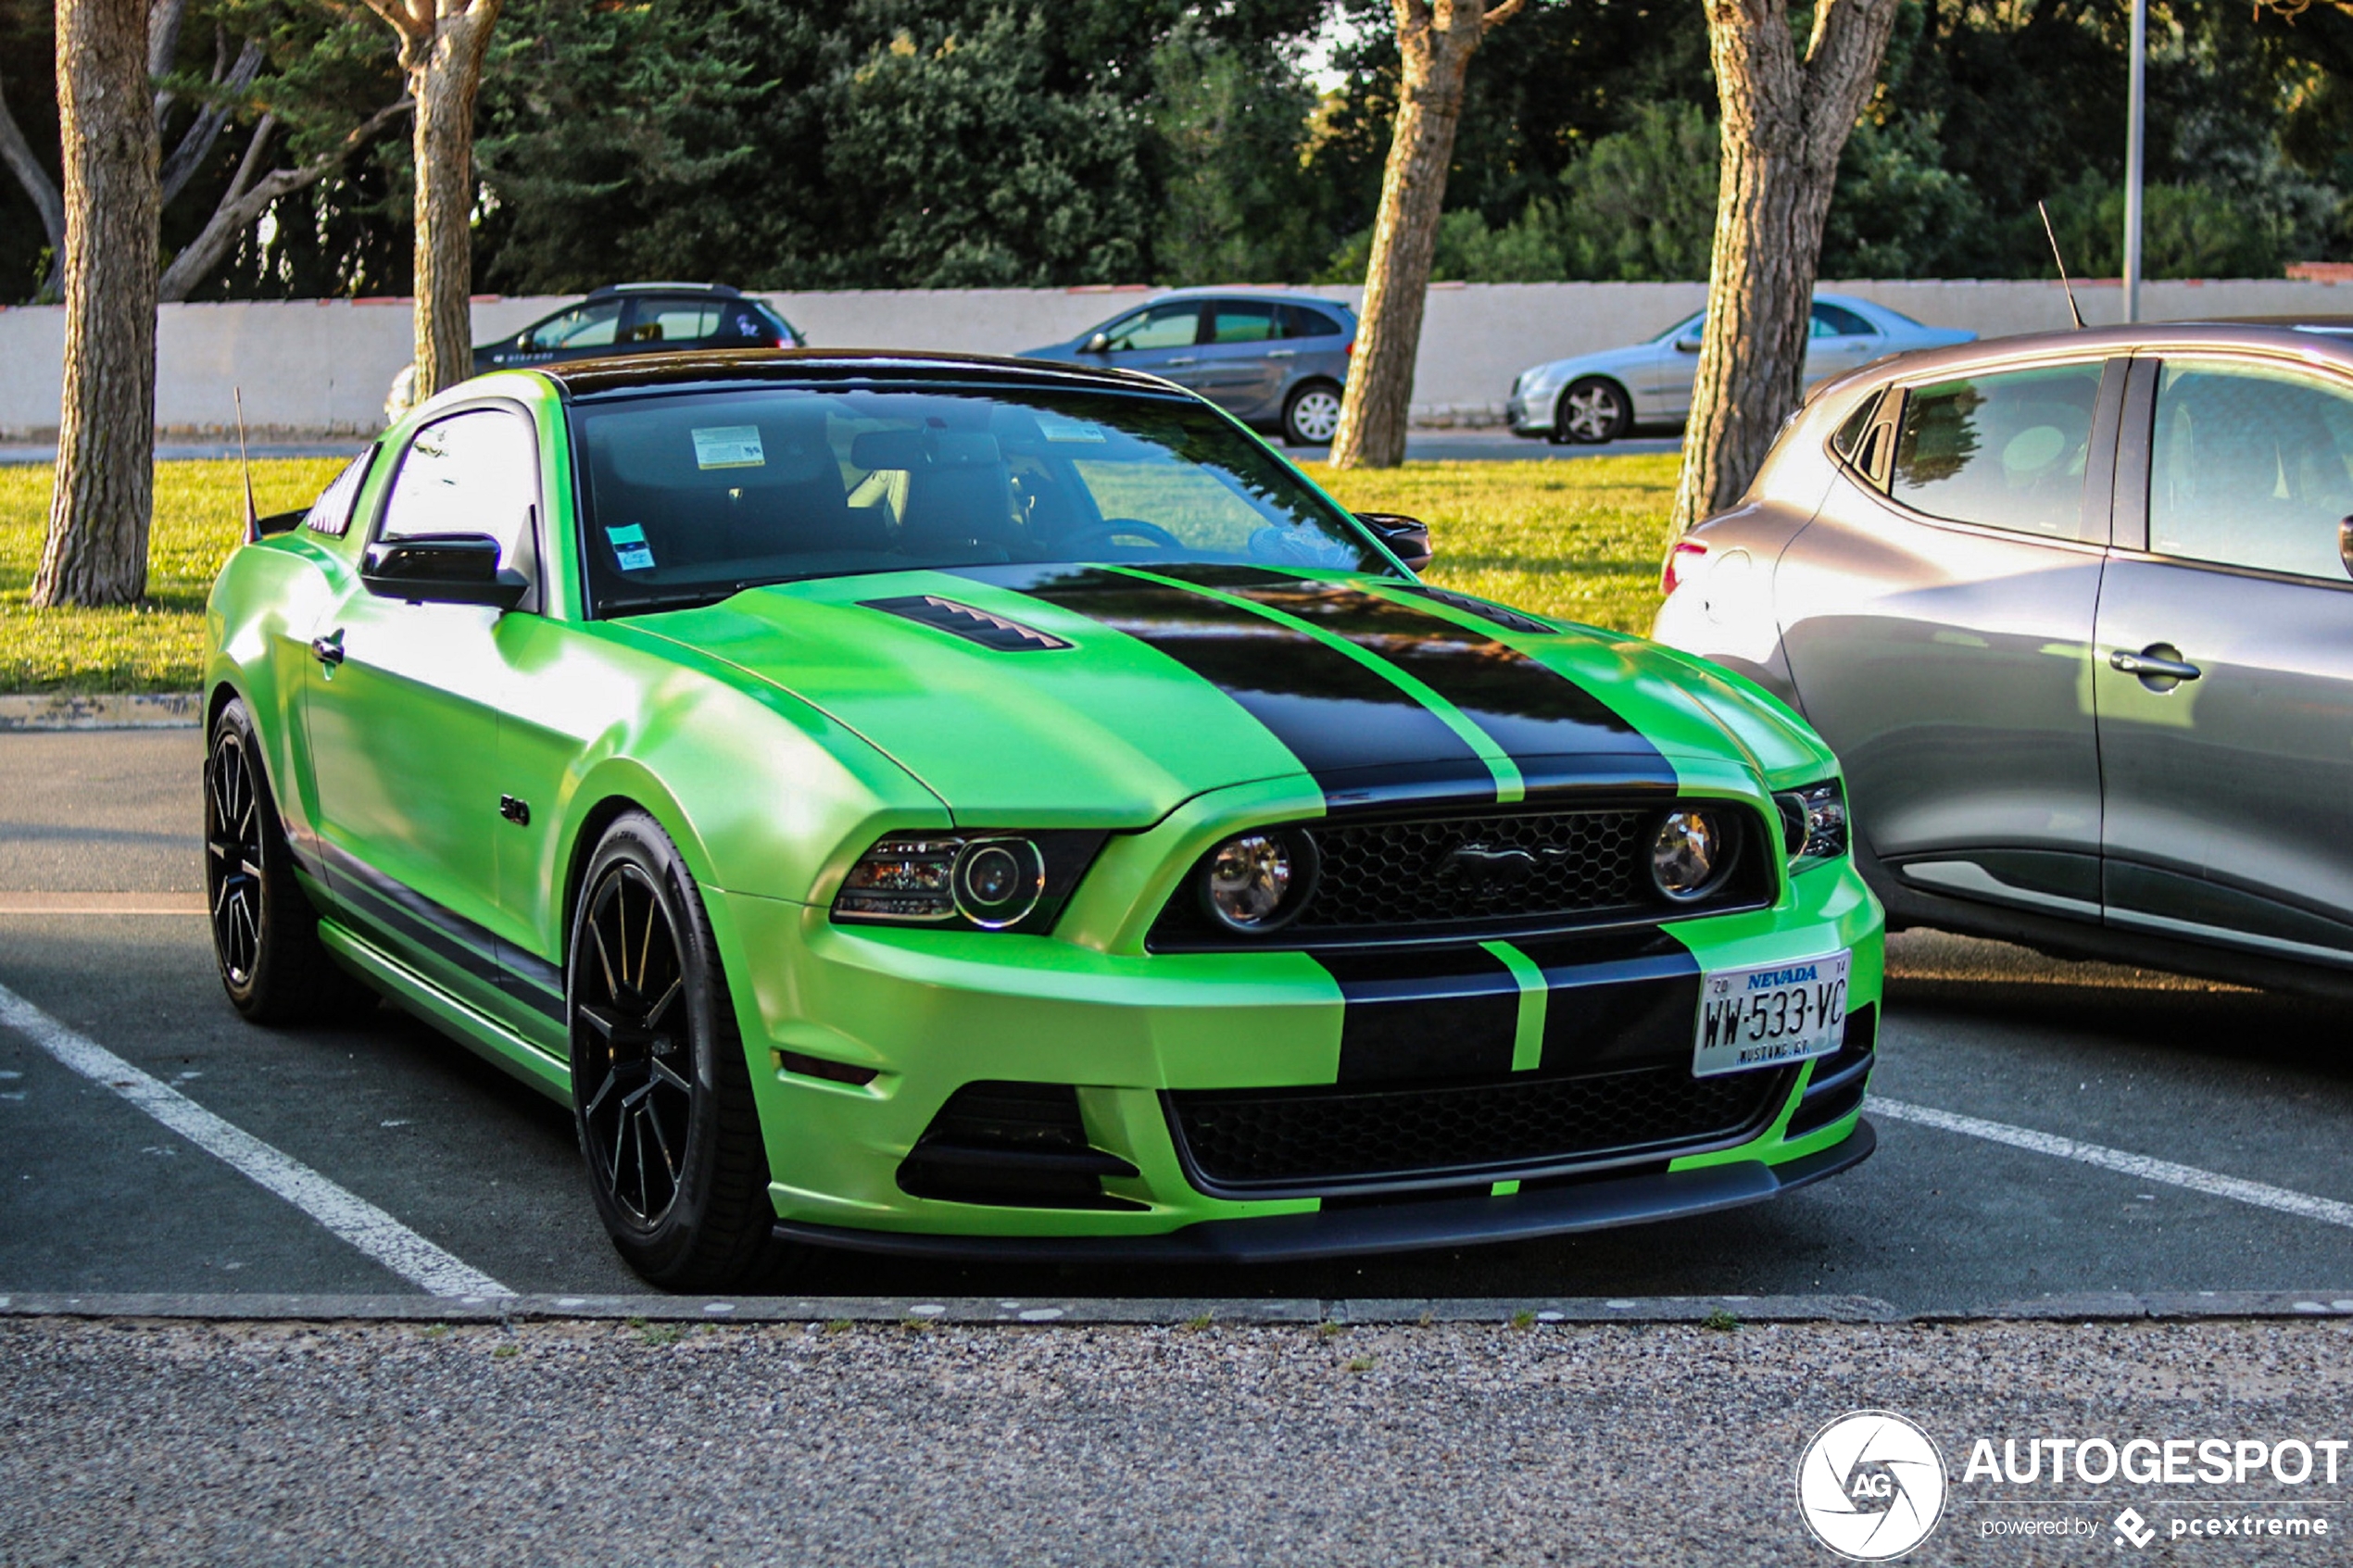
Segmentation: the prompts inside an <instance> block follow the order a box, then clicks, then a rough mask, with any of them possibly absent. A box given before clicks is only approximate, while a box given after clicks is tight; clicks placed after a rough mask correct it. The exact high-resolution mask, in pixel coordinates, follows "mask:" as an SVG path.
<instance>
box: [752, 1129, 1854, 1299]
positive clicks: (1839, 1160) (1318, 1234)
mask: <svg viewBox="0 0 2353 1568" xmlns="http://www.w3.org/2000/svg"><path fill="white" fill-rule="evenodd" d="M1878 1147H1879V1135H1878V1134H1877V1133H1876V1132H1874V1131H1873V1130H1872V1127H1871V1124H1870V1123H1869V1122H1866V1121H1863V1120H1861V1119H1859V1118H1858V1119H1857V1120H1856V1123H1855V1130H1854V1131H1853V1132H1852V1133H1850V1134H1848V1135H1846V1137H1845V1138H1844V1139H1843V1140H1842V1141H1840V1142H1838V1143H1836V1144H1833V1145H1831V1147H1830V1148H1825V1149H1821V1150H1818V1151H1817V1152H1815V1153H1813V1154H1809V1155H1806V1156H1804V1157H1803V1158H1801V1159H1797V1160H1789V1161H1787V1162H1786V1163H1783V1164H1780V1165H1768V1164H1766V1163H1765V1162H1764V1161H1763V1160H1734V1161H1732V1162H1730V1163H1728V1164H1723V1165H1706V1166H1702V1167H1701V1168H1699V1169H1698V1170H1695V1171H1671V1172H1667V1173H1664V1174H1652V1175H1642V1176H1622V1177H1617V1178H1613V1179H1604V1180H1601V1181H1594V1182H1590V1183H1584V1184H1580V1185H1576V1186H1568V1187H1552V1188H1546V1189H1543V1190H1541V1191H1537V1192H1522V1193H1516V1194H1514V1195H1513V1196H1511V1197H1508V1198H1444V1199H1440V1200H1437V1201H1434V1202H1428V1203H1400V1204H1395V1205H1391V1206H1384V1207H1375V1208H1364V1209H1342V1210H1335V1211H1332V1212H1328V1213H1315V1214H1277V1215H1275V1216H1272V1217H1271V1218H1267V1219H1263V1220H1208V1221H1204V1222H1202V1223H1200V1224H1195V1225H1187V1226H1185V1227H1184V1228H1183V1229H1182V1230H1175V1231H1170V1232H1167V1233H1166V1234H1164V1235H1161V1236H929V1235H913V1234H910V1233H908V1232H904V1231H873V1230H855V1229H852V1228H850V1227H849V1226H845V1225H812V1224H802V1223H797V1222H795V1221H790V1220H786V1221H779V1222H778V1223H777V1225H776V1232H775V1234H776V1238H777V1239H778V1240H780V1241H795V1242H806V1243H809V1244H811V1245H812V1246H817V1247H835V1248H846V1249H849V1250H852V1251H859V1252H880V1253H887V1254H891V1255H894V1256H898V1257H906V1258H937V1259H940V1260H943V1261H974V1262H996V1263H1273V1262H1291V1261H1302V1260H1306V1259H1315V1258H1346V1257H1361V1256H1364V1255H1365V1254H1368V1253H1376V1252H1414V1251H1419V1250H1421V1249H1422V1248H1431V1247H1466V1246H1474V1245H1478V1244H1481V1243H1486V1242H1497V1241H1524V1240H1528V1239H1529V1238H1531V1237H1536V1236H1568V1235H1571V1234H1573V1233H1575V1232H1578V1231H1592V1230H1604V1229H1607V1228H1608V1227H1610V1226H1613V1225H1633V1224H1642V1223H1646V1222H1648V1221H1653V1220H1674V1219H1682V1218H1685V1217H1687V1216H1690V1215H1693V1214H1712V1213H1715V1212H1717V1211H1718V1210H1725V1209H1738V1208H1740V1207H1742V1206H1743V1205H1745V1204H1750V1203H1762V1202H1764V1201H1765V1200H1766V1199H1767V1198H1778V1197H1780V1195H1781V1194H1782V1193H1784V1192H1787V1191H1789V1190H1790V1189H1792V1188H1793V1187H1801V1186H1805V1185H1807V1184H1808V1183H1812V1182H1818V1181H1820V1180H1822V1179H1823V1178H1824V1177H1826V1176H1835V1175H1837V1174H1838V1173H1840V1172H1842V1171H1845V1170H1850V1169H1852V1168H1853V1167H1855V1166H1856V1165H1859V1164H1861V1163H1862V1162H1863V1161H1864V1160H1868V1159H1869V1158H1870V1156H1871V1151H1872V1150H1873V1149H1874V1148H1878Z"/></svg>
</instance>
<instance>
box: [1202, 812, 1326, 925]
mask: <svg viewBox="0 0 2353 1568" xmlns="http://www.w3.org/2000/svg"><path fill="white" fill-rule="evenodd" d="M1316 866H1317V861H1316V857H1315V844H1314V842H1313V841H1312V840H1310V839H1309V838H1307V837H1306V835H1305V834H1290V833H1244V834H1236V835H1235V836H1233V837H1232V838H1229V839H1227V841H1226V842H1225V843H1223V844H1221V845H1219V846H1218V847H1216V848H1214V849H1213V850H1211V851H1210V852H1209V854H1208V855H1207V857H1205V858H1204V859H1202V864H1201V869H1200V870H1199V871H1198V872H1196V873H1195V875H1196V876H1197V877H1198V878H1199V879H1200V886H1201V904H1202V909H1203V910H1205V911H1206V912H1207V913H1208V915H1209V918H1210V919H1212V920H1214V921H1215V922H1217V923H1218V924H1220V925H1222V926H1224V927H1226V929H1227V930H1228V931H1239V932H1241V933H1244V934H1245V935H1254V934H1256V933H1258V932H1262V931H1273V930H1275V929H1276V928H1277V927H1279V926H1283V925H1288V924H1289V923H1290V921H1291V918H1292V917H1293V916H1294V915H1296V914H1298V913H1299V911H1300V910H1301V909H1302V908H1304V907H1305V906H1306V903H1307V898H1308V896H1309V895H1310V894H1311V893H1313V892H1314V891H1315V872H1316Z"/></svg>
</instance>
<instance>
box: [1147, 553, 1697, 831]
mask: <svg viewBox="0 0 2353 1568" xmlns="http://www.w3.org/2000/svg"><path fill="white" fill-rule="evenodd" d="M1152 570H1153V571H1155V572H1157V573H1159V574H1160V575H1161V576H1164V577H1175V578H1179V579H1181V580H1183V581H1185V582H1187V583H1198V584H1200V585H1201V586H1202V587H1204V588H1217V589H1221V590H1223V591H1224V592H1226V593H1229V594H1232V595H1234V596H1237V597H1239V598H1244V599H1248V600H1249V601H1250V602H1251V603H1252V604H1258V605H1264V606H1265V607H1266V608H1269V609H1275V610H1280V611H1282V612H1283V613H1285V614H1287V615H1291V616H1296V617H1297V618H1298V619H1300V620H1302V621H1306V622H1308V623H1309V624H1311V625H1314V626H1317V627H1320V628H1322V629H1323V630H1325V631H1327V632H1330V633H1334V634H1335V635H1338V636H1341V637H1345V638H1347V639H1348V640H1349V641H1350V642H1352V643H1353V644H1355V645H1356V646H1358V647H1360V648H1363V649H1365V651H1366V652H1368V653H1372V654H1377V655H1378V656H1379V657H1380V658H1382V659H1386V660H1387V661H1388V662H1390V664H1393V665H1395V666H1396V667H1397V668H1398V669H1399V670H1402V671H1404V672H1405V673H1407V674H1409V675H1411V676H1413V677H1414V678H1415V679H1416V680H1417V681H1420V682H1421V683H1422V684H1424V685H1427V686H1428V687H1429V689H1430V690H1432V691H1434V692H1436V693H1437V694H1438V695H1439V696H1441V697H1444V698H1445V699H1446V700H1447V701H1448V702H1450V703H1453V705H1454V706H1455V707H1456V708H1458V709H1462V711H1463V714H1464V716H1465V717H1466V718H1467V719H1469V720H1470V721H1471V722H1472V723H1474V724H1477V725H1478V727H1479V728H1480V729H1481V730H1483V731H1485V732H1486V734H1488V736H1489V737H1490V738H1491V739H1492V740H1493V741H1494V742H1495V744H1496V745H1497V746H1500V747H1502V748H1503V750H1504V754H1505V755H1506V756H1508V757H1510V758H1511V759H1512V760H1513V761H1515V762H1517V763H1520V764H1521V771H1523V772H1524V773H1527V774H1529V775H1530V779H1529V782H1530V783H1531V784H1538V783H1541V782H1542V780H1543V779H1544V776H1545V775H1546V774H1547V773H1548V772H1550V771H1556V770H1548V769H1546V768H1545V767H1543V766H1541V764H1540V763H1537V759H1542V758H1557V757H1579V758H1584V759H1593V758H1596V757H1607V758H1610V759H1614V761H1613V765H1612V766H1611V767H1610V769H1609V771H1611V772H1612V773H1613V774H1623V775H1625V776H1629V777H1654V778H1662V779H1664V780H1667V781H1668V782H1671V781H1672V780H1673V778H1674V773H1673V771H1672V770H1671V769H1670V768H1668V766H1667V761H1666V759H1665V758H1663V757H1661V756H1660V755H1659V752H1658V748H1657V747H1656V746H1653V745H1652V744H1651V742H1650V740H1649V738H1648V737H1647V736H1645V735H1644V734H1642V732H1641V731H1640V730H1637V729H1636V728H1635V727H1634V726H1633V725H1632V724H1630V723H1629V722H1628V721H1626V720H1625V718H1623V717H1622V716H1621V715H1620V714H1618V712H1617V710H1616V709H1612V708H1611V707H1610V706H1609V705H1608V704H1606V703H1604V702H1603V701H1602V700H1601V699H1600V698H1599V697H1597V696H1594V695H1593V694H1592V693H1591V692H1589V691H1587V690H1586V689H1585V688H1584V687H1583V686H1580V685H1579V684H1577V683H1576V682H1575V681H1573V680H1571V679H1569V678H1568V677H1567V676H1566V675H1564V674H1562V673H1561V672H1560V671H1557V670H1554V669H1553V668H1552V667H1550V666H1549V665H1546V664H1543V663H1541V662H1540V661H1538V660H1536V659H1530V658H1529V656H1528V655H1526V654H1524V653H1522V652H1520V651H1519V650H1518V649H1517V648H1515V647H1513V646H1510V645H1509V644H1506V643H1503V642H1499V641H1497V640H1496V639H1495V638H1493V637H1491V636H1488V635H1487V634H1486V633H1482V632H1478V631H1475V630H1473V629H1471V628H1470V627H1467V626H1465V625H1463V624H1461V623H1460V622H1459V621H1449V620H1447V619H1446V618H1445V617H1443V616H1440V615H1433V614H1431V613H1430V612H1429V611H1428V610H1425V609H1421V608H1416V607H1415V606H1413V605H1408V604H1402V603H1400V602H1398V601H1397V600H1395V599H1390V598H1384V597H1382V596H1379V595H1378V594H1368V593H1365V592H1364V591H1363V590H1361V589H1356V588H1349V587H1344V586H1341V585H1340V584H1338V583H1320V582H1315V581H1313V580H1310V579H1302V578H1297V577H1290V576H1286V575H1284V574H1282V573H1279V572H1268V571H1262V570H1260V569H1258V568H1254V567H1228V566H1168V567H1154V568H1152ZM1531 764H1534V765H1531Z"/></svg>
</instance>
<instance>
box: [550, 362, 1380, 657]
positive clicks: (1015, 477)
mask: <svg viewBox="0 0 2353 1568" xmlns="http://www.w3.org/2000/svg"><path fill="white" fill-rule="evenodd" d="M573 419H574V420H575V425H576V429H577V430H578V433H579V449H580V455H581V461H580V465H579V468H580V475H581V478H580V492H581V505H580V513H581V527H582V536H581V553H582V556H583V558H584V559H585V561H586V562H587V568H588V570H587V582H588V592H589V598H590V609H591V613H592V614H596V615H627V614H630V613H632V612H635V611H639V610H651V609H661V608H680V607H684V606H686V605H692V604H698V603H710V602H712V601H715V600H718V599H722V598H724V597H726V596H728V595H730V594H733V593H735V592H736V591H737V590H739V589H742V588H748V587H755V586H758V585H761V584H763V583H789V582H797V581H800V580H804V579H808V578H812V577H844V576H849V575H853V574H856V573H860V572H872V571H909V570H912V569H916V568H924V567H952V566H979V565H989V564H995V563H1000V562H1006V561H1048V562H1063V561H1069V562H1083V561H1126V562H1139V563H1149V562H1155V561H1167V562H1175V561H1220V562H1245V563H1255V564H1259V565H1265V566H1273V567H1286V568H1320V569H1324V570H1334V571H1378V572H1390V573H1393V572H1394V571H1396V568H1395V567H1394V566H1393V565H1392V564H1391V563H1390V561H1389V560H1388V559H1387V558H1385V557H1384V556H1382V555H1381V553H1380V552H1379V550H1378V548H1377V547H1376V546H1374V545H1373V544H1372V543H1371V541H1370V540H1369V538H1368V537H1367V536H1366V535H1365V533H1364V532H1363V531H1362V529H1361V528H1360V527H1359V525H1358V524H1357V523H1356V522H1355V521H1354V520H1353V518H1351V517H1350V516H1349V515H1348V514H1347V513H1345V512H1343V511H1341V510H1340V509H1339V508H1337V507H1335V506H1333V505H1332V504H1331V503H1330V502H1329V501H1327V500H1326V499H1325V498H1324V497H1323V496H1321V495H1318V494H1317V493H1316V492H1315V490H1314V489H1313V488H1312V487H1310V486H1309V485H1308V484H1307V483H1306V482H1305V481H1303V480H1302V478H1301V477H1300V476H1299V475H1298V474H1297V473H1296V472H1294V471H1293V470H1291V469H1290V466H1289V465H1288V464H1286V463H1284V462H1283V461H1282V460H1281V459H1280V458H1277V457H1276V456H1275V455H1274V454H1273V453H1271V452H1269V451H1268V450H1267V449H1266V448H1265V447H1264V446H1262V445H1259V444H1258V443H1257V442H1256V441H1254V440H1252V438H1251V437H1250V436H1248V435H1246V434H1244V433H1242V432H1240V431H1239V430H1237V429H1235V428H1234V427H1233V426H1232V425H1231V424H1228V423H1227V421H1226V420H1224V419H1223V418H1221V417H1220V416H1219V415H1218V414H1217V413H1216V412H1215V411H1214V410H1212V409H1209V408H1202V407H1201V406H1199V405H1195V404H1188V403H1184V402H1179V401H1176V399H1173V398H1163V397H1153V396H1126V395H1116V394H1103V393H1084V392H1081V393H1063V392H1039V391H1031V390H1028V389H1013V388H994V389H990V390H988V391H986V392H981V391H971V392H963V391H942V390H936V389H928V388H927V389H925V390H922V391H890V390H875V389H872V388H807V387H771V386H761V387H747V388H742V389H737V390H730V391H726V392H719V393H695V394H685V395H668V396H663V395H645V396H638V397H633V398H629V399H626V400H620V401H615V402H610V403H598V404H591V405H587V406H585V407H580V408H575V409H574V412H573Z"/></svg>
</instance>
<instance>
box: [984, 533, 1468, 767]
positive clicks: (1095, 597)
mask: <svg viewBox="0 0 2353 1568" xmlns="http://www.w3.org/2000/svg"><path fill="white" fill-rule="evenodd" d="M955 575H957V576H961V577H968V578H971V579H974V580H975V581H977V582H982V583H992V584H994V585H996V586H999V587H1004V588H1012V589H1014V590H1016V591H1017V592H1020V593H1024V594H1027V595H1028V596H1031V597H1032V598H1036V599H1041V600H1043V601H1045V602H1046V603H1048V604H1051V605H1055V606H1057V607H1059V608H1064V609H1069V610H1074V611H1076V613H1078V614H1080V615H1084V616H1086V617H1088V619H1090V620H1092V621H1099V622H1101V624H1103V625H1105V626H1109V627H1111V628H1113V629H1114V631H1118V632H1123V633H1126V634H1127V635H1128V636H1131V637H1134V638H1136V639H1137V640H1138V641H1139V642H1143V643H1146V644H1149V645H1150V646H1152V647H1154V648H1156V649H1158V650H1159V651H1160V652H1162V653H1164V654H1166V655H1167V656H1168V657H1169V658H1171V659H1175V660H1176V662H1177V663H1179V664H1181V665H1183V666H1184V667H1185V668H1186V669H1188V670H1189V671H1192V672H1193V673H1194V674H1196V675H1198V676H1200V677H1201V678H1202V680H1204V681H1207V682H1208V683H1210V684H1212V685H1214V686H1215V687H1216V688H1217V689H1218V690H1220V691H1222V692H1224V693H1225V694H1226V695H1227V696H1229V697H1231V698H1232V699H1233V700H1234V701H1235V702H1236V703H1237V704H1238V705H1239V706H1240V707H1241V708H1242V709H1244V710H1245V711H1246V712H1248V713H1249V714H1250V715H1251V716H1252V718H1254V719H1256V720H1257V721H1259V722H1260V723H1262V724H1264V725H1265V726H1266V728H1267V729H1269V730H1270V731H1272V732H1273V733H1274V734H1275V738H1276V739H1277V740H1279V741H1281V742H1282V743H1283V745H1284V746H1288V747H1289V748H1290V751H1291V753H1292V755H1294V756H1296V757H1297V758H1298V759H1299V760H1300V764H1301V766H1302V767H1304V768H1305V769H1306V770H1307V771H1309V772H1310V773H1312V774H1314V775H1315V780H1316V783H1317V784H1321V785H1322V786H1323V788H1324V792H1325V793H1326V794H1327V795H1353V794H1357V793H1360V792H1364V791H1367V790H1386V789H1390V788H1429V787H1451V788H1453V789H1455V790H1459V791H1462V792H1468V793H1475V794H1478V795H1481V796H1485V797H1489V798H1492V797H1493V794H1494V789H1495V775H1494V772H1493V771H1492V770H1491V769H1490V768H1489V767H1488V766H1487V764H1486V763H1485V762H1484V761H1482V760H1481V759H1480V758H1479V756H1478V753H1477V752H1475V751H1473V750H1472V749H1471V747H1470V745H1469V743H1468V742H1466V741H1465V740H1464V739H1463V737H1462V736H1461V735H1459V734H1456V733H1455V732H1454V731H1453V728H1452V727H1451V726H1449V725H1448V724H1447V722H1446V721H1444V720H1443V719H1441V718H1440V717H1439V716H1438V715H1437V714H1435V713H1433V712H1431V711H1430V710H1429V709H1428V707H1426V706H1425V705H1423V704H1422V703H1421V702H1419V701H1416V699H1415V698H1414V697H1412V696H1409V695H1407V694H1406V693H1405V692H1404V691H1403V690H1402V689H1400V688H1399V687H1398V686H1397V685H1396V684H1395V683H1393V682H1391V681H1389V680H1387V679H1385V678H1384V677H1383V676H1381V675H1380V674H1379V673H1378V671H1373V670H1369V669H1367V668H1365V666H1364V665H1363V664H1362V663H1360V662H1358V661H1357V660H1355V659H1351V658H1350V657H1349V656H1348V655H1346V654H1345V653H1342V652H1341V651H1340V649H1338V648H1336V647H1333V646H1329V645H1328V644H1327V643H1324V642H1321V641H1319V640H1317V639H1316V638H1315V637H1311V636H1309V635H1307V634H1306V633H1303V632H1301V631H1299V630H1297V629H1296V628H1293V627H1289V626H1285V625H1283V624H1281V623H1280V622H1278V621H1272V620H1269V619H1268V618H1267V617H1265V616H1264V615H1260V614H1258V613H1257V612H1256V611H1254V610H1251V609H1248V608H1243V607H1242V606H1239V605H1236V604H1232V603H1229V602H1227V601H1226V600H1224V599H1218V598H1213V597H1211V596H1208V595H1205V594H1197V593H1193V592H1191V591H1189V589H1184V588H1176V587H1171V586H1169V585H1167V584H1166V583H1152V582H1148V581H1146V580H1144V579H1142V578H1139V577H1131V576H1129V575H1127V574H1126V573H1125V572H1118V571H1104V570H1102V569H1101V568H1099V567H1068V566H1046V567H1038V566H1008V567H962V568H958V569H956V571H955Z"/></svg>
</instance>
